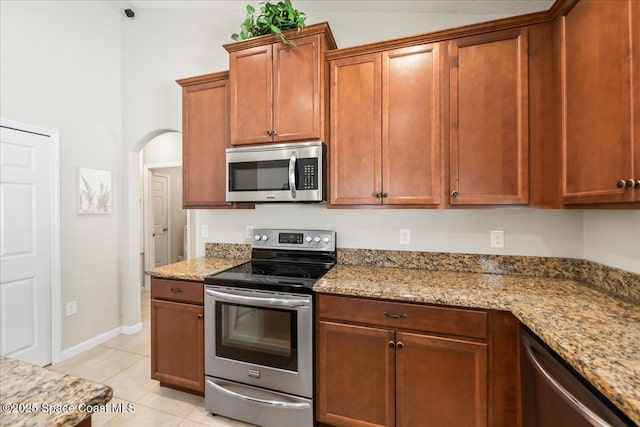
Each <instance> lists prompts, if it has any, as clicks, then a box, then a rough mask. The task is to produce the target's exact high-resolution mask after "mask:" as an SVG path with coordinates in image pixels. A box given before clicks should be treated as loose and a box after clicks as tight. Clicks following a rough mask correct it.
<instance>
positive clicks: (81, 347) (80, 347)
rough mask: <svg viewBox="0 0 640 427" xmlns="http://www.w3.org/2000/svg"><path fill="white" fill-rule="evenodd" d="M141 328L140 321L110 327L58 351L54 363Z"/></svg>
mask: <svg viewBox="0 0 640 427" xmlns="http://www.w3.org/2000/svg"><path fill="white" fill-rule="evenodd" d="M141 330H142V322H140V323H138V324H136V325H133V326H121V327H119V328H115V329H112V330H110V331H108V332H105V333H104V334H101V335H98V336H96V337H93V338H91V339H88V340H86V341H85V342H81V343H80V344H77V345H74V346H73V347H70V348H68V349H66V350H62V351H61V352H60V357H59V359H58V360H57V361H55V362H54V363H58V362H62V361H63V360H66V359H69V358H70V357H73V356H77V355H78V354H80V353H82V352H84V351H87V350H90V349H92V348H93V347H95V346H97V345H100V344H102V343H103V342H107V341H109V340H110V339H111V338H115V337H117V336H118V335H120V334H125V335H132V334H135V333H136V332H139V331H141Z"/></svg>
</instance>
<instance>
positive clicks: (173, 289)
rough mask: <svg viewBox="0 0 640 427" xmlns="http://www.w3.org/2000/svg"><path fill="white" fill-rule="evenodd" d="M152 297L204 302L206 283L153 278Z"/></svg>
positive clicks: (196, 302)
mask: <svg viewBox="0 0 640 427" xmlns="http://www.w3.org/2000/svg"><path fill="white" fill-rule="evenodd" d="M151 298H155V299H164V300H170V301H180V302H190V303H194V304H200V305H203V304H204V284H203V283H201V282H189V281H186V280H168V279H160V278H157V277H152V278H151Z"/></svg>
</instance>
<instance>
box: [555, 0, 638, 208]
mask: <svg viewBox="0 0 640 427" xmlns="http://www.w3.org/2000/svg"><path fill="white" fill-rule="evenodd" d="M635 3H637V2H636V1H635V0H624V1H623V0H616V1H602V0H582V1H580V2H578V3H577V4H576V5H575V6H574V7H573V8H572V9H571V10H569V12H568V13H567V14H566V15H565V16H563V17H562V18H561V40H562V43H561V58H560V59H561V84H562V161H563V188H562V194H563V201H564V203H599V202H605V203H606V202H623V201H632V200H633V199H634V196H635V194H634V191H633V190H632V189H626V188H618V187H617V183H618V181H620V180H627V179H633V178H634V169H633V168H634V146H633V140H632V127H631V126H632V121H631V102H632V99H631V72H632V69H633V68H632V67H633V66H640V61H639V62H638V63H637V64H632V57H631V46H630V41H631V37H632V30H633V31H634V32H635V33H636V36H635V37H636V39H637V33H638V32H639V31H640V29H639V28H633V29H632V28H631V24H632V23H631V20H630V16H629V13H630V10H631V7H635V8H637V5H635V6H634V5H633V4H635ZM635 22H637V21H634V23H635ZM639 130H640V129H639ZM636 179H640V178H636Z"/></svg>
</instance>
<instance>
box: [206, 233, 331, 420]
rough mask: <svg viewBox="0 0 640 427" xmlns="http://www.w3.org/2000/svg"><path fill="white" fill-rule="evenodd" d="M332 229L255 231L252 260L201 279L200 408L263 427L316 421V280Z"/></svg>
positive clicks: (326, 259)
mask: <svg viewBox="0 0 640 427" xmlns="http://www.w3.org/2000/svg"><path fill="white" fill-rule="evenodd" d="M335 263H336V234H335V232H333V231H320V230H266V229H260V230H255V236H254V240H253V243H252V250H251V261H249V262H247V263H244V264H241V265H239V266H236V267H233V268H231V269H229V270H225V271H223V272H221V273H218V274H214V275H210V276H207V277H206V278H205V319H207V322H206V324H205V373H206V381H205V406H206V408H207V410H208V411H209V412H211V413H213V414H219V415H224V416H226V417H230V418H235V419H238V420H242V421H246V422H249V423H253V424H257V425H260V426H264V427H283V426H296V427H305V426H309V427H311V426H313V425H314V424H313V291H312V287H313V284H314V283H315V282H316V281H317V280H318V279H319V278H320V277H322V276H323V275H324V274H325V273H326V272H327V271H329V270H330V269H331V267H333V266H334V265H335Z"/></svg>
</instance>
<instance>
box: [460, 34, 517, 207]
mask: <svg viewBox="0 0 640 427" xmlns="http://www.w3.org/2000/svg"><path fill="white" fill-rule="evenodd" d="M449 53H450V72H449V77H450V84H449V86H450V99H449V101H450V160H449V161H450V172H449V173H450V177H449V185H450V194H451V197H450V203H451V204H452V205H467V204H471V205H474V204H526V203H528V199H529V147H528V146H529V143H528V134H529V125H528V66H527V64H528V52H527V30H526V29H516V30H508V31H500V32H495V33H489V34H483V35H479V36H473V37H468V38H464V39H459V40H454V41H452V42H451V43H450V44H449Z"/></svg>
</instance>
